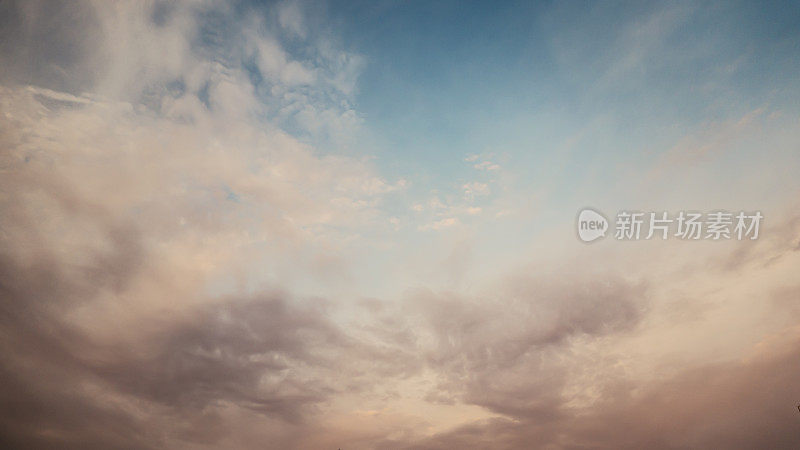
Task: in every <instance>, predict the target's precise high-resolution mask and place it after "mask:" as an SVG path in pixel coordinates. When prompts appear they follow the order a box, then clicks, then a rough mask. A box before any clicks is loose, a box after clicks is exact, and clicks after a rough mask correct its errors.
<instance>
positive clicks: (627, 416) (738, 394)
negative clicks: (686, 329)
mask: <svg viewBox="0 0 800 450" xmlns="http://www.w3.org/2000/svg"><path fill="white" fill-rule="evenodd" d="M799 344H800V342H798V340H797V330H796V329H793V330H789V331H788V332H787V333H786V334H785V335H782V336H778V337H776V339H774V340H771V341H768V342H764V343H763V344H762V345H760V346H759V347H758V348H757V349H758V353H759V355H757V356H752V357H750V358H747V359H743V360H739V361H731V362H727V363H719V364H707V365H704V366H702V367H698V368H695V369H690V370H683V371H680V372H679V373H677V374H675V375H671V376H667V377H663V378H661V379H658V380H654V381H653V382H651V383H649V384H646V385H644V386H642V385H637V386H632V385H629V384H627V383H625V382H620V383H617V385H616V386H613V389H609V390H608V391H606V392H605V393H604V397H603V400H602V401H600V402H598V403H596V404H594V405H592V406H591V407H588V408H580V409H579V410H578V411H570V412H569V413H568V414H561V415H556V416H551V417H549V418H545V419H543V418H541V417H540V416H535V417H532V416H529V415H515V416H513V417H512V419H513V420H509V419H493V420H488V421H483V422H476V423H473V424H470V425H466V426H464V427H461V428H459V429H456V430H453V431H451V432H448V433H443V434H441V435H438V436H435V437H433V438H431V439H428V440H425V441H420V442H414V443H413V444H410V445H407V448H429V449H435V448H454V447H459V446H467V447H471V448H483V447H492V448H508V449H514V448H527V447H529V446H530V443H531V442H536V443H537V446H541V447H542V448H549V447H552V448H568V449H579V448H643V447H647V448H655V449H667V448H706V447H717V446H722V447H725V448H733V449H738V448H741V449H745V448H793V447H796V446H797V445H798V442H799V441H798V437H797V435H796V433H793V432H792V430H793V426H794V425H796V423H797V420H798V418H797V408H796V407H794V402H793V401H791V399H796V398H798V395H800V391H799V390H798V389H797V388H796V387H794V386H795V383H792V381H791V380H792V379H793V376H794V373H795V366H796V360H797V358H798V355H799V354H800V345H799ZM787 399H790V400H789V401H787ZM562 407H563V405H562ZM393 444H394V445H395V446H397V447H399V448H403V447H404V445H402V444H401V443H399V442H394V443H393Z"/></svg>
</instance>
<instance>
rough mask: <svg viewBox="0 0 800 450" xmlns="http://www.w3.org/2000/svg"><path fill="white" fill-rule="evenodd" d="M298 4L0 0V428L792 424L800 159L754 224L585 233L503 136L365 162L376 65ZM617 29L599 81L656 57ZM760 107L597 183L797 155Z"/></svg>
mask: <svg viewBox="0 0 800 450" xmlns="http://www.w3.org/2000/svg"><path fill="white" fill-rule="evenodd" d="M314 11H315V10H314V8H312V7H311V6H310V5H308V4H305V3H302V2H280V3H277V4H274V5H268V6H263V5H253V4H249V3H247V2H233V3H222V2H212V1H199V2H176V3H173V2H90V1H86V2H83V1H82V2H72V3H58V2H57V3H51V2H36V1H33V2H7V3H4V4H2V5H0V355H1V356H2V358H0V445H2V446H3V447H4V448H76V449H77V448H81V449H86V448H140V449H146V448H154V449H155V448H186V449H198V448H264V447H268V448H342V449H345V448H346V449H352V448H398V449H400V448H431V449H435V448H508V449H515V448H565V449H582V448H665V449H666V448H762V447H763V448H787V449H788V448H796V447H798V445H800V437H798V436H800V435H798V434H797V433H796V429H797V428H796V427H797V426H798V421H800V416H798V413H797V409H796V402H797V401H800V388H798V385H797V383H796V382H794V381H793V380H794V379H795V378H796V376H795V375H796V373H797V369H798V366H797V361H798V353H800V334H798V333H800V331H799V330H798V328H797V326H796V322H797V318H798V316H799V315H800V307H798V304H799V303H798V302H799V301H800V289H798V286H797V284H796V281H794V279H795V277H796V272H797V268H798V264H800V252H798V248H800V219H798V217H800V214H798V211H799V210H798V207H797V203H796V199H793V197H794V196H795V194H796V193H797V192H798V190H797V185H796V184H794V185H790V186H786V187H785V189H784V190H783V191H782V192H780V193H777V194H775V195H774V196H773V197H772V199H771V200H770V201H769V202H767V203H766V204H765V206H764V209H765V212H766V213H767V214H766V217H767V222H766V223H765V229H764V230H762V238H760V239H759V240H758V241H754V242H746V243H730V244H725V243H711V244H710V243H706V242H698V243H691V245H694V247H691V248H688V246H687V245H684V246H681V244H682V243H677V244H675V245H673V246H670V244H673V242H670V243H669V244H667V243H657V242H653V243H651V242H642V243H631V244H641V245H638V246H635V245H631V246H624V245H617V246H612V245H608V246H603V245H602V243H601V244H599V245H593V246H583V245H582V244H580V243H579V242H577V240H576V239H575V237H574V236H573V234H574V233H573V231H574V230H572V228H570V227H571V226H572V224H571V223H569V224H568V225H567V226H563V223H562V222H561V221H559V219H558V218H557V217H556V216H558V215H553V214H552V213H551V212H548V211H547V210H545V208H543V206H542V205H546V204H547V201H545V200H542V201H541V202H540V200H539V199H541V198H543V197H546V196H547V195H553V196H554V197H555V198H556V200H557V199H561V198H563V197H559V194H558V193H553V192H548V190H551V189H556V188H557V187H558V186H560V185H561V183H562V181H560V180H559V181H558V182H554V183H551V184H549V185H548V186H550V187H549V188H548V189H542V188H540V187H535V188H530V185H528V184H525V183H522V182H520V180H519V178H521V177H520V174H522V175H525V174H526V173H525V171H524V170H520V169H519V168H517V169H516V170H515V168H514V166H515V162H514V161H513V157H512V156H509V155H504V154H500V153H499V152H498V153H497V154H495V153H494V152H493V150H491V149H490V150H487V151H486V152H484V153H480V154H478V153H475V154H469V155H464V157H462V158H460V160H459V161H457V163H458V164H461V165H463V166H464V168H465V169H466V170H468V172H465V173H466V175H464V176H463V177H461V176H460V175H459V176H456V177H453V178H452V179H449V182H448V183H441V184H439V183H437V182H433V181H431V180H426V179H425V177H424V176H415V174H413V173H402V171H392V170H387V169H386V166H390V165H391V164H383V163H384V161H376V159H379V157H378V158H376V156H375V155H376V154H377V155H380V152H378V151H375V152H374V153H372V152H369V151H365V150H364V148H363V144H362V143H363V142H372V141H371V140H370V139H368V138H367V137H366V136H369V133H368V132H365V130H364V128H365V127H367V128H368V126H369V121H368V118H365V117H364V116H363V115H362V114H361V113H359V111H358V108H357V104H358V102H357V99H358V91H359V75H360V74H361V73H362V71H363V69H364V67H365V65H366V64H369V61H367V60H366V58H365V57H364V56H362V55H360V54H359V53H358V52H355V51H353V50H352V49H348V48H347V47H346V46H345V45H344V43H343V42H342V39H341V38H340V37H339V36H338V35H337V34H336V32H335V30H333V29H331V28H330V27H331V25H330V24H331V23H333V24H335V23H336V21H335V20H330V21H328V20H325V17H323V16H324V13H321V12H316V13H315V12H314ZM686 14H689V15H691V11H684V10H680V11H672V13H671V14H666V13H665V14H656V15H654V16H653V17H651V18H650V19H651V20H650V21H649V22H648V21H645V22H646V24H650V25H654V26H656V29H655V31H653V32H652V33H651V32H647V31H644V30H645V28H646V29H647V30H649V29H650V27H649V25H648V27H644V28H641V29H639V28H637V27H635V26H630V27H626V28H625V29H626V30H628V33H630V34H631V35H632V36H634V37H636V36H640V35H641V36H643V37H644V38H645V40H646V41H647V42H648V43H650V44H649V45H652V46H657V44H656V42H661V41H660V40H659V39H658V36H657V35H658V32H659V30H662V29H663V28H669V27H670V26H672V25H671V24H673V22H674V21H678V22H680V21H681V20H684V19H683V18H684V15H686ZM637 30H638V31H637ZM662 31H663V30H662ZM651 34H653V35H652V36H651ZM641 36H640V37H641ZM658 45H661V44H658ZM623 50H624V49H620V50H619V51H620V52H621V53H623V54H624V55H623V56H622V57H621V59H622V60H623V61H617V63H613V64H612V63H609V67H610V68H609V69H608V70H607V71H606V74H605V75H604V77H603V82H604V83H606V84H609V85H613V86H618V84H619V83H620V82H621V81H620V80H621V79H622V80H624V79H625V77H626V74H627V73H629V72H631V71H634V72H635V68H636V67H638V66H639V65H642V64H646V63H645V62H643V61H644V60H646V59H647V58H645V56H643V54H639V53H636V52H633V51H632V50H631V51H630V52H625V51H623ZM631 52H632V53H631ZM626 55H627V56H626ZM648 61H649V60H648ZM597 89H603V87H602V86H600V87H598V88H597ZM767 111H769V108H766V109H765V108H758V109H755V110H754V111H753V112H752V113H748V114H746V115H745V116H744V117H741V118H740V119H735V120H733V119H732V120H729V121H721V122H719V123H717V124H716V125H713V126H701V127H699V128H703V130H701V131H700V132H698V133H697V134H696V135H692V136H687V137H684V138H681V139H680V140H678V141H677V142H674V143H672V145H670V146H668V147H667V148H668V149H669V150H668V151H665V152H663V153H661V154H659V156H658V157H656V158H653V159H654V162H653V164H652V166H650V167H648V170H646V171H643V173H644V174H645V175H641V176H639V175H637V176H635V177H630V178H628V179H625V180H622V181H618V185H615V186H616V188H618V189H620V190H623V189H625V190H627V191H628V192H633V194H630V195H629V196H626V197H625V198H626V199H636V198H639V196H640V195H643V194H641V192H643V191H644V190H646V189H644V188H647V189H650V190H649V191H648V192H650V194H648V195H651V196H652V197H651V198H653V199H661V200H664V201H665V202H673V201H679V200H684V201H688V200H695V199H696V198H697V197H698V196H702V198H703V201H712V200H714V198H713V196H711V194H708V193H709V192H712V193H713V192H716V191H714V190H713V189H711V187H708V186H705V187H704V186H699V187H696V188H689V187H686V188H683V189H670V188H669V187H663V186H662V187H658V186H655V187H654V183H653V182H652V180H653V179H658V177H680V178H681V179H685V180H689V181H693V180H695V181H696V180H702V179H703V178H704V177H706V176H709V177H711V176H716V175H717V174H718V170H717V166H703V165H702V163H703V161H707V160H711V161H712V162H721V163H724V164H730V167H733V168H734V169H735V168H736V167H738V165H737V164H741V160H740V158H744V157H745V156H747V157H749V156H752V155H753V154H758V152H759V151H761V150H760V148H759V147H757V146H753V145H751V144H752V142H751V141H758V142H768V143H770V150H769V151H770V155H772V156H773V157H775V158H776V159H775V160H776V161H785V162H786V164H785V165H783V167H785V168H792V167H796V164H797V163H798V161H797V160H796V155H795V154H794V153H792V152H793V151H795V150H796V148H797V143H798V142H800V140H798V136H796V133H795V132H793V131H791V130H790V131H786V130H787V129H788V127H786V124H791V123H794V124H796V123H797V118H796V117H794V116H791V114H787V116H788V118H787V117H785V116H782V115H781V114H779V112H777V111H773V112H771V113H768V112H767ZM570 139H572V138H571V137H570ZM748 139H749V140H748ZM740 141H741V144H734V142H740ZM737 145H739V146H738V147H737ZM731 147H735V150H734V151H730V153H726V151H729V149H730V148H731ZM556 153H558V152H556ZM555 158H556V159H558V156H556V157H555ZM714 158H720V159H714ZM726 158H727V159H726ZM745 159H746V158H745ZM701 160H702V161H701ZM748 161H749V160H748ZM556 162H557V161H556ZM752 164H754V167H762V166H765V167H767V168H769V167H771V166H770V164H773V165H775V166H777V165H779V164H778V163H771V162H763V161H762V162H753V163H752ZM517 165H518V164H517ZM553 167H558V166H557V165H556V164H554V166H553ZM787 170H788V169H787ZM565 172H566V171H565ZM559 173H561V172H559ZM559 176H560V175H559ZM785 177H787V175H786V174H783V175H781V174H776V175H774V176H773V177H766V176H754V177H753V178H751V179H749V180H748V181H747V183H750V186H753V187H754V188H755V191H754V192H769V191H770V190H771V189H772V186H774V184H773V183H775V182H776V181H775V180H782V179H784V178H785ZM768 178H770V179H768ZM409 180H412V181H409ZM571 181H574V180H566V181H564V182H565V183H566V182H571ZM575 185H576V186H578V185H580V183H575ZM553 186H555V187H553ZM612 190H613V188H612ZM684 190H685V191H684ZM584 193H586V194H587V196H589V195H590V194H591V195H594V192H584ZM730 197H731V195H730V192H728V196H727V197H726V199H727V200H728V201H730ZM745 197H746V196H745ZM746 200H747V201H752V199H750V198H746ZM548 201H550V202H552V201H555V200H553V199H550V200H548ZM628 206H635V205H625V207H628ZM719 206H726V205H719ZM567 213H568V214H567V215H568V216H570V219H569V220H572V218H571V215H572V214H573V210H572V209H570V210H569V211H567ZM532 217H533V218H536V219H537V221H533V222H528V221H529V220H531V218H532ZM531 223H532V224H533V225H531V226H529V225H530V224H531ZM712 244H713V245H712ZM717 244H719V245H717ZM498 255H501V256H498Z"/></svg>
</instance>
